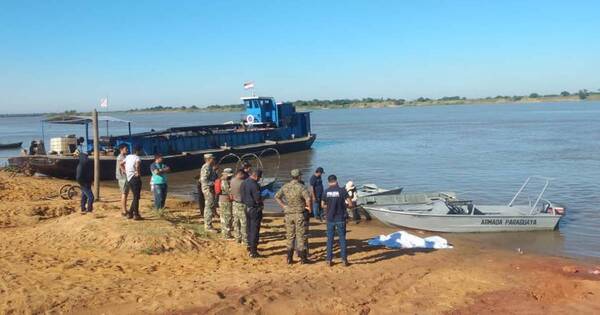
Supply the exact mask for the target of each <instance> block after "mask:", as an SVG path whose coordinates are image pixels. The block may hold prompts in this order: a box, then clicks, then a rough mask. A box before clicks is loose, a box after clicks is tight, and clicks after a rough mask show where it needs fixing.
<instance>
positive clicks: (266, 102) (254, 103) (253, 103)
mask: <svg viewBox="0 0 600 315" xmlns="http://www.w3.org/2000/svg"><path fill="white" fill-rule="evenodd" d="M244 105H245V106H246V108H264V109H266V110H270V109H271V108H273V100H272V99H269V98H258V99H250V100H244Z"/></svg>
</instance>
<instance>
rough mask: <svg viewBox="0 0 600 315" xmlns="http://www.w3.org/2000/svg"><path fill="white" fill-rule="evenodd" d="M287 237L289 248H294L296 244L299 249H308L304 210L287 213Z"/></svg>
mask: <svg viewBox="0 0 600 315" xmlns="http://www.w3.org/2000/svg"><path fill="white" fill-rule="evenodd" d="M285 239H286V244H287V249H288V250H290V249H293V248H294V245H295V247H296V250H297V251H304V250H305V249H306V242H307V235H306V224H305V220H304V213H303V212H298V213H286V214H285Z"/></svg>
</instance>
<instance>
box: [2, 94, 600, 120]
mask: <svg viewBox="0 0 600 315" xmlns="http://www.w3.org/2000/svg"><path fill="white" fill-rule="evenodd" d="M586 93H587V94H586V95H585V97H584V98H582V97H581V96H580V95H578V94H571V95H568V96H561V95H544V96H534V95H533V94H535V93H532V95H530V96H496V97H485V98H464V97H458V96H453V97H443V98H439V99H429V98H423V97H421V98H418V99H416V100H410V101H406V100H404V99H389V98H388V99H374V98H364V99H352V100H351V99H337V100H316V99H315V100H311V101H301V100H299V101H294V102H292V103H293V104H294V105H295V106H296V108H297V109H298V110H322V109H349V108H399V107H419V106H448V105H510V104H535V103H561V102H588V101H600V92H593V93H592V92H586ZM242 111H244V107H243V105H242V104H232V105H210V106H206V107H198V106H190V107H186V106H182V107H172V106H155V107H148V108H140V109H129V110H115V111H108V112H102V113H103V114H104V113H127V114H137V113H140V114H148V113H180V112H183V113H193V112H242ZM89 114H90V113H89V112H77V111H73V110H71V111H65V112H63V113H34V114H0V118H11V117H37V116H65V115H89Z"/></svg>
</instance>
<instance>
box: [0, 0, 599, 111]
mask: <svg viewBox="0 0 600 315" xmlns="http://www.w3.org/2000/svg"><path fill="white" fill-rule="evenodd" d="M598 12H600V2H598V1H548V0H547V1H526V0H522V1H486V0H478V1H459V0H456V1H440V0H438V1H433V0H431V1H428V0H421V1H400V0H398V1H379V0H370V1H351V0H346V1H333V0H332V1H301V0H299V1H278V0H270V1H259V0H254V1H233V0H232V1H200V0H198V1H133V0H128V1H68V0H63V1H53V0H39V1H28V0H22V1H18V0H14V1H12V0H11V1H7V0H0V113H28V112H53V111H63V110H71V109H75V110H81V111H87V110H91V109H92V108H94V107H97V106H98V104H99V100H100V99H101V98H102V97H105V96H108V97H109V105H110V109H115V110H117V109H129V108H142V107H149V106H156V105H162V106H191V105H197V106H206V105H211V104H235V103H239V102H240V96H244V95H247V94H248V93H247V91H244V90H243V88H242V84H243V83H244V82H246V81H254V82H255V85H256V93H257V94H260V95H268V96H274V97H275V98H276V99H278V100H283V101H293V100H298V99H303V100H307V99H335V98H364V97H377V98H378V97H384V98H388V97H389V98H404V99H415V98H418V97H421V96H424V97H429V98H438V97H443V96H455V95H458V96H466V97H485V96H496V95H524V94H529V93H532V92H537V93H540V94H556V93H560V91H563V90H567V91H577V90H579V89H583V88H586V89H589V90H594V91H595V90H598V89H600V75H599V74H600V36H599V35H598V34H599V31H600V18H598V17H599V14H598Z"/></svg>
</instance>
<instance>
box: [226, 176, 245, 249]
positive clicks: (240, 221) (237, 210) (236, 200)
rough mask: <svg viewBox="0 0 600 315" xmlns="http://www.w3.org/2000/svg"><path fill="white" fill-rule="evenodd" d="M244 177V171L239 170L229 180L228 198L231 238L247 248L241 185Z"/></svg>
mask: <svg viewBox="0 0 600 315" xmlns="http://www.w3.org/2000/svg"><path fill="white" fill-rule="evenodd" d="M245 177H246V173H245V172H244V170H242V169H240V170H238V171H237V172H236V173H235V177H234V178H233V179H232V180H231V182H230V185H229V188H230V192H229V193H230V197H231V200H232V201H233V205H232V207H233V236H234V237H235V240H236V241H237V242H238V243H241V244H243V245H244V246H246V247H248V231H247V229H248V224H247V223H246V222H247V221H246V205H245V204H244V203H243V201H242V183H243V182H244V179H245Z"/></svg>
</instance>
